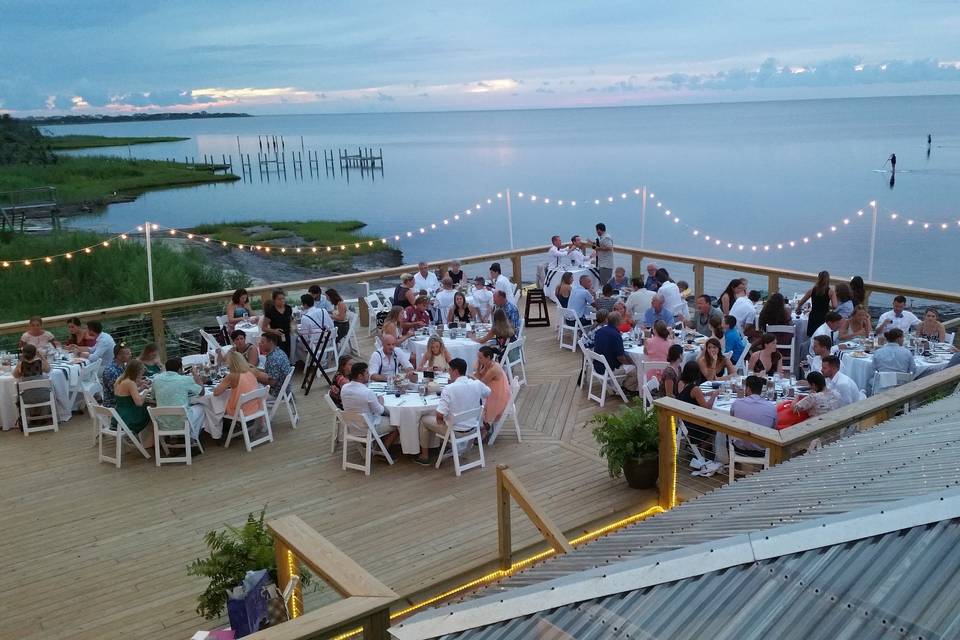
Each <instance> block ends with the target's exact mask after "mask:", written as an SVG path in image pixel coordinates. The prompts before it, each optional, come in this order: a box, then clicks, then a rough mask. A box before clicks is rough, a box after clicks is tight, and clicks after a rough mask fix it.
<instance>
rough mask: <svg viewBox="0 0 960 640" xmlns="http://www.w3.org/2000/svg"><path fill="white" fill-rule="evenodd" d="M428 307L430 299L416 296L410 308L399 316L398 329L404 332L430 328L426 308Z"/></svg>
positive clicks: (428, 314) (428, 313)
mask: <svg viewBox="0 0 960 640" xmlns="http://www.w3.org/2000/svg"><path fill="white" fill-rule="evenodd" d="M429 305H430V298H428V297H427V296H417V299H416V301H415V302H414V304H413V306H412V307H407V308H406V309H404V310H403V315H401V316H400V328H401V329H403V330H404V331H416V330H417V329H423V328H424V327H428V326H430V312H429V311H427V307H428V306H429Z"/></svg>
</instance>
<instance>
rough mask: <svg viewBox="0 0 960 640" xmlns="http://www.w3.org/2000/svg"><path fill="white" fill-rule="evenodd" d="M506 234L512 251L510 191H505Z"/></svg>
mask: <svg viewBox="0 0 960 640" xmlns="http://www.w3.org/2000/svg"><path fill="white" fill-rule="evenodd" d="M507 233H508V234H509V236H510V250H511V251H512V250H513V206H512V205H511V204H510V189H507Z"/></svg>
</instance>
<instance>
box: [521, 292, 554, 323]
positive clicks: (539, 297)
mask: <svg viewBox="0 0 960 640" xmlns="http://www.w3.org/2000/svg"><path fill="white" fill-rule="evenodd" d="M531 309H533V310H535V311H536V312H537V316H536V317H535V318H534V317H531V316H530V311H531ZM523 324H524V326H527V327H549V326H550V312H549V311H548V309H547V295H546V294H545V293H544V292H543V289H528V290H527V303H526V305H524V309H523Z"/></svg>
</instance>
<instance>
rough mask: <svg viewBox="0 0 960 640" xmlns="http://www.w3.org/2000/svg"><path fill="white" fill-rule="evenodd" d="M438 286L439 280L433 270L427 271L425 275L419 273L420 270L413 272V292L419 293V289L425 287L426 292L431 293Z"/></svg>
mask: <svg viewBox="0 0 960 640" xmlns="http://www.w3.org/2000/svg"><path fill="white" fill-rule="evenodd" d="M439 288H440V281H439V280H437V274H435V273H434V272H433V271H427V275H426V277H424V276H422V275H420V272H419V271H417V272H416V273H415V274H413V291H414V293H420V291H422V290H424V289H426V291H427V293H431V292H433V291H436V290H437V289H439Z"/></svg>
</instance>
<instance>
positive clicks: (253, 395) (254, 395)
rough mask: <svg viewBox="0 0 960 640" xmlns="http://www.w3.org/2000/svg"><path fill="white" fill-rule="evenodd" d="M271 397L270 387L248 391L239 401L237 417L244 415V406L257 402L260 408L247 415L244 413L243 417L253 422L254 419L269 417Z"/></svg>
mask: <svg viewBox="0 0 960 640" xmlns="http://www.w3.org/2000/svg"><path fill="white" fill-rule="evenodd" d="M269 396H270V389H269V387H260V388H259V389H254V390H253V391H248V392H246V393H244V394H242V395H241V396H240V398H239V399H238V400H237V415H238V416H239V415H240V414H241V413H243V405H245V404H247V403H248V402H251V401H253V400H257V401H258V402H259V406H260V408H259V409H257V410H256V411H254V412H253V413H251V414H250V415H247V414H246V413H243V417H244V418H246V419H247V420H252V419H253V418H259V417H260V416H265V415H267V398H268V397H269Z"/></svg>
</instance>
